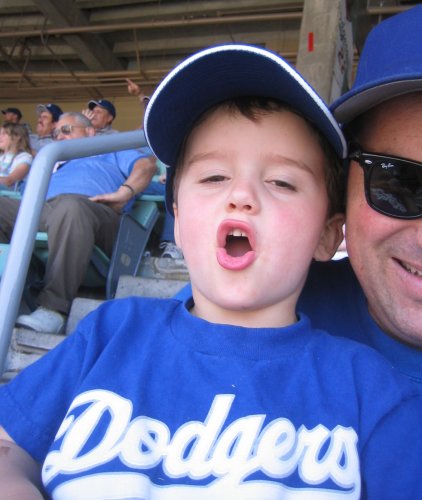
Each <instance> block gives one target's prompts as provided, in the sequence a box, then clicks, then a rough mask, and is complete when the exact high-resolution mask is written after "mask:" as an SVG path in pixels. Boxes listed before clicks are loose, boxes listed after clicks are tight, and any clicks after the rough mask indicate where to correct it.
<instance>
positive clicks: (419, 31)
mask: <svg viewBox="0 0 422 500" xmlns="http://www.w3.org/2000/svg"><path fill="white" fill-rule="evenodd" d="M420 90H422V5H418V6H416V7H414V8H412V9H409V10H407V11H405V12H402V13H401V14H398V15H395V16H393V17H390V18H388V19H386V20H385V21H382V22H381V23H380V24H378V25H377V26H375V28H373V29H372V31H371V32H370V33H369V35H368V37H367V39H366V41H365V45H364V48H363V50H362V54H361V56H360V60H359V66H358V70H357V74H356V79H355V81H354V83H353V86H352V88H351V90H350V91H349V92H346V93H345V94H343V95H342V96H341V97H340V98H339V99H337V100H336V101H335V102H334V103H333V104H332V105H331V110H332V111H333V112H334V115H335V117H336V118H337V120H338V121H339V122H340V123H344V124H346V123H349V122H350V121H351V120H353V119H354V118H356V117H357V116H359V115H360V114H362V113H364V112H365V111H368V110H369V109H371V108H372V107H374V106H376V105H377V104H380V103H381V102H383V101H386V100H388V99H391V98H393V97H396V96H399V95H401V94H407V93H409V92H414V91H420Z"/></svg>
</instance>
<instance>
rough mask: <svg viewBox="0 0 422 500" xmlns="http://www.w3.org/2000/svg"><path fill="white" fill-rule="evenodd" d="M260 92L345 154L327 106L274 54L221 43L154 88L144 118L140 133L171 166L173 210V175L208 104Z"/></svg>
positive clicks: (169, 197)
mask: <svg viewBox="0 0 422 500" xmlns="http://www.w3.org/2000/svg"><path fill="white" fill-rule="evenodd" d="M241 96H260V97H266V98H272V99H277V100H279V101H283V102H285V103H287V104H289V105H290V106H292V107H293V108H295V109H297V110H298V111H300V112H301V113H302V114H303V116H305V117H306V118H307V119H308V120H310V121H311V122H313V123H314V124H315V126H316V127H317V128H318V129H319V130H320V131H321V133H322V134H323V135H324V136H325V137H326V138H327V140H328V141H329V142H330V143H331V145H332V146H333V148H334V150H335V151H336V152H337V154H338V155H339V156H340V157H342V158H344V157H345V156H346V154H347V146H346V142H345V139H344V137H343V134H342V132H341V130H340V127H339V126H338V124H337V122H336V121H335V119H334V117H333V116H332V114H331V112H330V111H329V109H328V107H327V105H326V104H325V103H324V102H323V101H322V99H321V98H320V97H319V95H318V94H317V93H316V92H315V91H314V90H313V89H312V87H311V86H310V85H309V84H308V83H307V82H306V81H305V80H304V79H303V78H302V77H301V76H300V75H299V74H298V73H297V72H296V70H295V69H293V67H292V66H290V65H289V64H288V63H287V62H286V61H284V60H283V59H281V58H280V57H279V56H278V55H276V54H274V53H272V52H269V51H268V50H263V49H260V48H257V47H253V46H246V45H235V44H233V45H224V46H218V47H213V48H209V49H206V50H203V51H201V52H199V53H197V54H195V55H193V56H191V57H190V58H188V59H186V60H185V61H184V62H182V63H181V64H180V65H179V66H177V67H176V68H175V69H174V70H173V71H171V72H170V73H169V74H168V75H167V77H166V78H165V79H164V80H163V81H162V83H161V84H160V85H159V86H158V88H157V90H156V91H155V92H154V94H153V95H152V97H151V100H150V102H149V105H148V107H147V109H146V112H145V117H144V132H145V137H146V139H147V141H148V144H149V146H150V148H151V149H152V151H153V153H154V154H155V156H157V157H158V159H159V160H161V161H162V162H163V163H165V164H166V165H168V166H169V167H170V169H169V171H168V175H167V177H168V179H167V186H166V201H167V208H168V210H170V211H171V204H172V192H171V190H172V188H171V185H172V182H171V181H172V177H173V175H174V167H175V165H176V163H177V160H178V156H179V153H180V150H181V147H182V144H183V142H184V140H185V137H186V135H187V134H188V132H189V131H190V130H191V128H192V126H193V125H194V123H195V122H196V121H197V119H198V118H199V116H200V115H202V114H203V113H204V112H205V111H206V110H207V109H209V108H210V107H212V106H214V105H216V104H218V103H220V102H223V101H225V100H227V99H230V98H234V97H241Z"/></svg>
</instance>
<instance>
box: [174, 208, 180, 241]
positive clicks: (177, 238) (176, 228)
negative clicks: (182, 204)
mask: <svg viewBox="0 0 422 500" xmlns="http://www.w3.org/2000/svg"><path fill="white" fill-rule="evenodd" d="M173 213H174V241H175V242H176V245H177V246H178V247H179V248H181V244H180V243H181V242H180V235H179V211H178V210H177V205H176V203H173Z"/></svg>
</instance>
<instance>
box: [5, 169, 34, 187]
mask: <svg viewBox="0 0 422 500" xmlns="http://www.w3.org/2000/svg"><path fill="white" fill-rule="evenodd" d="M28 172H29V165H28V164H27V163H20V164H19V165H17V166H16V167H15V168H14V170H13V172H11V173H10V174H9V175H6V176H4V177H0V184H3V185H4V186H7V187H10V186H13V184H15V183H16V182H19V181H21V180H22V179H23V178H24V177H25V176H26V175H27V173H28Z"/></svg>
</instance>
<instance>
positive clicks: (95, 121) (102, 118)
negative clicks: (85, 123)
mask: <svg viewBox="0 0 422 500" xmlns="http://www.w3.org/2000/svg"><path fill="white" fill-rule="evenodd" d="M92 113H93V117H92V119H91V123H92V125H93V127H94V128H96V129H97V130H99V129H102V128H104V127H106V126H107V125H109V124H110V123H111V122H112V121H113V116H112V115H111V114H110V113H109V112H108V111H107V110H106V109H104V108H102V107H101V106H95V108H94V109H93V110H92Z"/></svg>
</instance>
